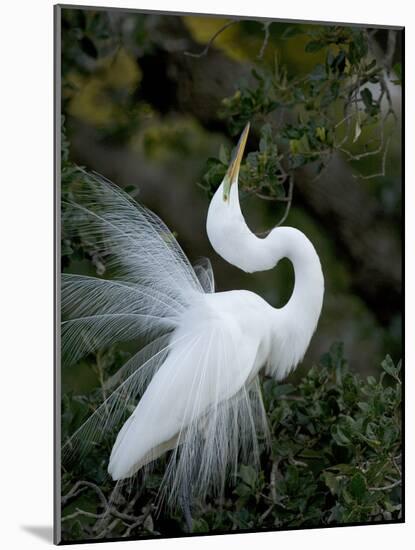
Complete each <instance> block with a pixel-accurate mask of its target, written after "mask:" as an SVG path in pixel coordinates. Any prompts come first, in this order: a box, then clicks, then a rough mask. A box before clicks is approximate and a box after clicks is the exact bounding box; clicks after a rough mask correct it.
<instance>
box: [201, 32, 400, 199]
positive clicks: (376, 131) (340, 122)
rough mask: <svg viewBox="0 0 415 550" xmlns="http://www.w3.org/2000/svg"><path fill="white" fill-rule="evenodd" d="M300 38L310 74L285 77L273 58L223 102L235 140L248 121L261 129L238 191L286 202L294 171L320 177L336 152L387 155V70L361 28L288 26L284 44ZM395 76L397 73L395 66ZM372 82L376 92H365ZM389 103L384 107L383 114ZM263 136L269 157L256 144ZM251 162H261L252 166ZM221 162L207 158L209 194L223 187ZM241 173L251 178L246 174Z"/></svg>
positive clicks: (278, 60) (224, 115)
mask: <svg viewBox="0 0 415 550" xmlns="http://www.w3.org/2000/svg"><path fill="white" fill-rule="evenodd" d="M298 35H303V38H304V37H306V41H305V46H304V53H303V55H304V57H305V58H307V56H310V61H309V67H310V68H309V70H308V72H306V73H305V74H301V75H298V74H296V75H291V74H289V72H288V69H287V67H286V66H284V64H283V63H282V62H281V56H280V55H277V54H275V58H274V62H273V64H271V65H270V64H269V63H268V64H267V63H263V64H262V66H257V67H255V68H254V69H253V70H252V80H251V81H250V82H246V83H243V84H241V85H240V86H239V88H238V89H237V91H236V92H235V93H234V95H233V96H232V97H228V98H225V99H224V100H223V102H222V110H221V116H222V118H223V119H224V120H225V121H226V122H227V125H228V128H229V131H230V133H231V134H232V135H235V136H236V135H238V134H239V133H240V132H241V131H242V129H243V128H244V126H245V124H246V123H247V122H248V121H250V122H251V123H254V127H256V128H257V130H258V133H259V135H260V142H259V151H257V152H253V153H251V154H250V157H249V156H248V158H247V160H246V164H245V167H242V177H241V188H242V190H246V191H248V192H251V193H252V192H254V193H256V194H257V195H258V196H260V197H262V198H270V197H271V198H274V199H276V200H285V201H286V200H289V198H290V196H289V195H290V193H289V192H288V190H287V186H286V185H285V184H286V182H287V180H288V178H287V175H290V176H291V177H293V176H294V174H295V173H296V171H297V170H298V169H299V168H301V167H303V166H305V165H312V166H313V167H314V171H315V175H316V177H319V175H320V174H321V172H322V170H323V169H324V168H325V167H326V166H327V165H328V163H329V161H330V159H331V158H332V156H333V154H334V153H335V152H343V153H344V154H346V156H347V159H348V160H352V161H359V160H360V159H361V158H363V157H365V156H366V155H372V154H374V155H376V154H378V155H383V154H385V155H386V149H385V135H384V134H385V124H386V121H387V118H388V117H389V115H393V116H394V112H393V109H392V105H391V100H390V96H389V93H388V91H387V88H386V84H385V68H384V67H383V66H380V65H379V64H378V63H377V61H376V60H375V59H374V58H373V57H372V56H371V54H370V53H369V36H368V33H367V32H366V30H363V29H356V28H352V27H340V26H335V27H333V26H317V27H315V28H313V29H311V28H308V29H307V31H305V30H303V29H301V27H299V26H298V25H293V26H288V27H286V30H285V32H284V33H283V34H282V36H281V39H282V40H283V41H287V42H288V43H290V44H291V42H292V44H291V46H292V47H293V48H295V47H298V46H296V42H295V41H296V40H297V37H298ZM396 73H397V74H398V76H399V74H400V71H399V67H397V69H396ZM399 78H400V77H399ZM396 83H397V84H398V83H399V82H398V80H397V81H396ZM374 84H377V85H378V89H377V90H378V91H377V92H376V94H375V92H372V91H371V89H370V87H369V86H372V85H374ZM372 89H373V86H372ZM375 89H376V88H375ZM374 94H375V95H374ZM386 99H387V102H388V103H387V110H386V111H385V110H384V112H383V113H382V110H381V107H382V102H383V101H386ZM287 113H290V114H289V116H287ZM276 121H279V122H278V123H277V122H276ZM281 121H282V122H281ZM362 133H364V136H362ZM264 135H266V136H267V138H266V139H267V145H266V151H265V156H266V160H264V147H263V145H262V147H261V144H262V142H263V140H264ZM355 144H356V145H355ZM356 146H360V147H361V148H363V149H364V153H363V155H362V154H360V155H357V154H354V148H356ZM227 153H228V152H227ZM223 156H224V155H222V157H223ZM225 156H227V155H225ZM255 158H258V160H259V159H260V160H261V161H262V162H257V163H254V162H252V160H253V159H255ZM264 163H265V164H266V177H265V178H264ZM222 164H223V158H220V159H216V160H215V159H209V161H208V164H207V166H206V171H205V175H204V178H203V186H204V187H205V188H206V189H207V191H208V192H209V194H212V193H213V192H214V191H215V189H216V188H217V185H218V183H219V182H220V175H222V174H223V166H222ZM244 172H245V174H248V173H249V175H250V179H248V178H244V177H243V176H244ZM248 181H249V184H248ZM277 189H278V191H277Z"/></svg>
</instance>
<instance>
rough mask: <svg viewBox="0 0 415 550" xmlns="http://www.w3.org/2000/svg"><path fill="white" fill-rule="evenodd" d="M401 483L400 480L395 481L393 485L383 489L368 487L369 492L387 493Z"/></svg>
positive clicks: (385, 486)
mask: <svg viewBox="0 0 415 550" xmlns="http://www.w3.org/2000/svg"><path fill="white" fill-rule="evenodd" d="M401 483H402V481H401V480H400V479H397V480H396V481H395V482H394V483H391V484H390V485H384V486H383V487H369V491H389V490H390V489H393V488H394V487H397V486H398V485H401Z"/></svg>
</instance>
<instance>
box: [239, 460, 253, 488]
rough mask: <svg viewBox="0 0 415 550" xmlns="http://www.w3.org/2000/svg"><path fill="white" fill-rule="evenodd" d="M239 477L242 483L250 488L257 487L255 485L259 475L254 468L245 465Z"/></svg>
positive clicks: (241, 468) (240, 470)
mask: <svg viewBox="0 0 415 550" xmlns="http://www.w3.org/2000/svg"><path fill="white" fill-rule="evenodd" d="M239 476H240V478H241V479H242V481H243V482H244V483H246V484H247V485H248V486H249V487H251V488H253V487H255V483H256V480H257V473H256V471H255V470H254V469H253V468H252V466H246V465H244V464H243V465H242V466H241V467H240V469H239Z"/></svg>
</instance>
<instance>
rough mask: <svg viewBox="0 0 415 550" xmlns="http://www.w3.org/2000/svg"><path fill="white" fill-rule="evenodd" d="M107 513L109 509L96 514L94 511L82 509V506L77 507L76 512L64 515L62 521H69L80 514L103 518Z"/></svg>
mask: <svg viewBox="0 0 415 550" xmlns="http://www.w3.org/2000/svg"><path fill="white" fill-rule="evenodd" d="M106 514H107V511H105V512H102V513H101V514H94V513H92V512H87V511H86V510H81V509H80V508H76V512H73V513H72V514H68V515H67V516H63V518H62V520H61V521H62V522H64V521H68V520H70V519H74V518H76V517H78V516H85V517H87V518H94V519H102V518H103V517H104V516H105V515H106Z"/></svg>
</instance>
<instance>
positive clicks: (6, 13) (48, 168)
mask: <svg viewBox="0 0 415 550" xmlns="http://www.w3.org/2000/svg"><path fill="white" fill-rule="evenodd" d="M72 3H73V4H82V3H81V2H76V1H74V2H72ZM83 4H88V5H97V6H109V7H127V8H138V9H159V10H169V11H185V12H195V11H198V12H201V13H203V12H205V13H206V12H207V13H211V14H213V13H219V14H220V13H232V14H235V15H246V16H253V15H256V16H259V17H261V16H262V17H275V18H291V19H312V20H321V21H343V22H355V23H372V24H380V25H398V26H400V25H405V26H406V59H407V65H408V67H409V68H410V67H412V65H413V61H414V58H413V56H414V50H415V49H414V36H415V19H414V18H413V16H412V14H411V10H410V6H411V3H410V2H407V1H406V0H395V1H394V2H390V1H388V2H387V1H385V0H378V1H377V2H376V3H374V2H362V1H361V0H347V2H346V1H345V2H341V3H339V2H328V1H327V0H313V1H310V0H297V2H269V1H267V0H256V1H255V3H254V4H251V3H249V2H247V3H245V4H244V3H242V2H241V0H239V1H238V2H236V1H235V0H233V1H231V0H220V1H218V0H210V1H209V2H208V1H201V2H198V3H197V4H196V3H195V2H194V1H193V2H190V1H189V0H186V1H185V0H174V1H173V0H169V1H167V0H165V1H161V0H153V2H143V3H141V2H137V1H131V0H117V1H108V0H101V1H98V2H96V1H93V0H90V1H89V2H88V1H86V2H83ZM52 6H53V2H52V1H51V0H37V1H36V2H33V0H31V1H30V0H20V1H19V2H8V3H5V4H4V5H3V6H2V31H1V33H0V39H1V41H2V44H1V50H0V51H1V52H2V64H1V87H0V90H1V101H0V106H1V111H2V112H1V118H0V120H1V126H0V128H1V130H0V132H1V136H2V148H1V150H2V156H1V158H2V167H1V180H2V181H1V187H0V193H1V194H0V198H1V200H0V208H1V211H0V224H1V226H0V238H1V248H0V265H1V269H0V273H1V285H0V289H1V301H0V304H1V309H0V319H1V321H2V323H1V328H2V331H1V335H2V340H1V341H2V345H1V348H0V349H1V355H0V357H1V359H0V364H1V379H0V380H1V388H2V393H1V399H0V403H1V407H2V410H1V415H0V418H1V421H2V429H1V432H0V433H1V444H0V449H1V451H0V456H1V470H0V471H1V474H2V483H1V499H0V503H1V504H0V506H1V514H0V517H1V518H2V522H1V523H2V529H1V533H0V538H1V541H2V546H3V547H4V548H7V549H10V550H12V549H14V548H19V549H20V548H24V549H26V548H32V547H33V548H35V547H38V546H45V545H46V544H48V543H47V542H46V541H45V540H44V539H42V538H40V537H39V536H35V535H34V534H33V533H32V532H30V531H29V530H28V528H29V527H41V528H43V533H44V532H45V528H47V527H48V526H49V527H51V525H52V478H53V468H52V456H53V451H52V417H53V404H52V391H53V383H52V382H53V380H52V361H53V353H52V349H53V322H52V313H53V294H52V288H53V240H52V235H53V218H52V212H53V193H52V190H53V165H52V152H53V135H52V123H53V73H52V67H53V63H52V61H53V49H52V46H53V32H52V23H53V9H52ZM414 78H415V71H412V70H409V71H408V72H407V74H406V82H407V92H406V96H407V101H406V120H407V151H410V152H412V155H410V154H408V155H407V162H406V164H407V175H406V181H407V185H406V205H407V207H406V210H407V217H406V219H407V234H406V248H407V256H406V262H407V281H408V283H407V287H406V293H407V319H406V326H407V333H408V336H407V339H406V342H407V351H406V365H407V379H406V389H407V413H406V424H407V433H408V434H409V435H408V437H407V438H406V445H407V468H406V476H407V524H406V525H391V526H389V525H388V526H374V527H349V528H337V529H321V530H308V531H307V530H306V531H296V532H279V533H264V534H250V535H234V536H221V537H206V538H199V539H195V538H191V539H176V540H163V541H142V542H124V543H111V544H112V546H111V547H109V548H120V549H122V548H130V547H132V545H139V547H140V548H142V549H143V550H144V549H146V548H149V549H150V548H152V549H155V548H169V549H170V548H171V549H176V548H189V549H190V548H193V547H194V546H196V547H197V548H207V547H210V546H212V545H215V547H217V548H219V549H220V548H225V546H226V548H229V549H233V548H235V549H236V548H238V549H240V548H249V547H252V546H253V545H258V546H259V545H261V548H264V549H266V548H275V546H276V545H278V546H279V547H284V546H285V545H286V546H289V547H290V548H291V549H295V548H303V547H304V546H306V547H307V550H313V549H318V550H324V549H325V548H330V550H332V548H333V546H335V547H336V549H338V550H341V549H343V548H345V549H346V548H347V550H350V548H351V547H355V548H359V549H360V548H364V547H366V546H367V545H369V544H370V545H371V547H373V548H376V550H382V549H385V550H386V549H387V550H390V549H391V548H399V547H400V548H408V547H411V546H412V545H413V543H412V544H411V545H410V544H409V541H410V540H411V539H412V540H415V529H414V526H413V523H414V522H413V518H414V507H415V498H414V491H413V487H414V470H415V460H414V459H415V452H414V444H415V439H414V437H413V434H414V433H415V430H414V425H413V419H414V418H415V414H414V413H415V410H414V409H415V399H413V396H412V391H414V390H413V388H415V380H414V369H413V367H412V365H414V364H415V353H414V341H415V338H414V336H413V328H412V331H411V327H414V326H415V319H414V317H415V315H414V311H415V309H414V305H415V303H414V284H413V282H414V281H415V263H414V252H413V248H414V246H413V243H414V241H415V239H414V237H415V216H414V215H413V214H412V212H411V206H412V205H415V196H414V194H415V193H414V186H413V185H411V183H412V182H414V181H415V178H414V167H413V162H412V163H411V162H410V161H411V158H412V157H413V151H414V150H415V143H414V140H413V131H412V127H411V124H410V121H415V112H414V111H415V107H414V99H413V98H414V97H415V96H414ZM410 282H411V284H410ZM411 332H412V335H411ZM411 340H412V341H411ZM50 541H51V539H50V540H49V544H50V543H51V542H50ZM83 547H84V548H85V549H87V548H90V547H91V548H98V547H97V546H96V545H84V546H83Z"/></svg>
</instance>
